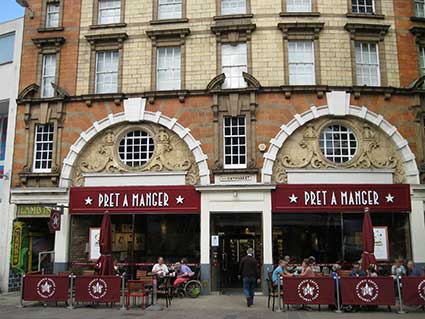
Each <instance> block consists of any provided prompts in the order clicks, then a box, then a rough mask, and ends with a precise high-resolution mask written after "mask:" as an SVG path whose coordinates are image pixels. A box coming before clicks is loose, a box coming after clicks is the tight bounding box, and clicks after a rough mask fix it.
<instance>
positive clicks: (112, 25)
mask: <svg viewBox="0 0 425 319" xmlns="http://www.w3.org/2000/svg"><path fill="white" fill-rule="evenodd" d="M126 26H127V23H109V24H92V25H91V26H90V27H89V28H90V29H92V30H96V29H111V28H124V27H126Z"/></svg>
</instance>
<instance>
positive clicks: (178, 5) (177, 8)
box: [158, 0, 182, 20]
mask: <svg viewBox="0 0 425 319" xmlns="http://www.w3.org/2000/svg"><path fill="white" fill-rule="evenodd" d="M181 17H182V0H158V19H160V20H161V19H180V18H181Z"/></svg>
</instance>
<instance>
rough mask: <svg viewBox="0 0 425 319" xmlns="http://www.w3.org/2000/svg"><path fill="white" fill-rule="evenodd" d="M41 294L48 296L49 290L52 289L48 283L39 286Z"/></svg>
mask: <svg viewBox="0 0 425 319" xmlns="http://www.w3.org/2000/svg"><path fill="white" fill-rule="evenodd" d="M40 288H41V293H48V294H50V289H51V288H52V285H49V283H48V282H47V281H46V282H45V283H44V284H42V285H41V286H40Z"/></svg>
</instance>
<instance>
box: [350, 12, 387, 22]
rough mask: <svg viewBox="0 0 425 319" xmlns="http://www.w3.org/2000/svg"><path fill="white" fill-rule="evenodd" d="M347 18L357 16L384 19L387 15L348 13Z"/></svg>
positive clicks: (358, 17) (357, 17)
mask: <svg viewBox="0 0 425 319" xmlns="http://www.w3.org/2000/svg"><path fill="white" fill-rule="evenodd" d="M346 17H347V18H356V19H378V20H383V19H385V16H384V15H383V14H365V13H347V14H346Z"/></svg>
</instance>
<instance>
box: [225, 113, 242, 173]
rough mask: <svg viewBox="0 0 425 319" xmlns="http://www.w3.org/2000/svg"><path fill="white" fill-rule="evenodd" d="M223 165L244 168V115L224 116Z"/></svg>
mask: <svg viewBox="0 0 425 319" xmlns="http://www.w3.org/2000/svg"><path fill="white" fill-rule="evenodd" d="M223 129H224V134H223V135H224V167H225V168H246V149H247V147H246V123H245V116H233V117H231V116H226V117H224V125H223Z"/></svg>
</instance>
